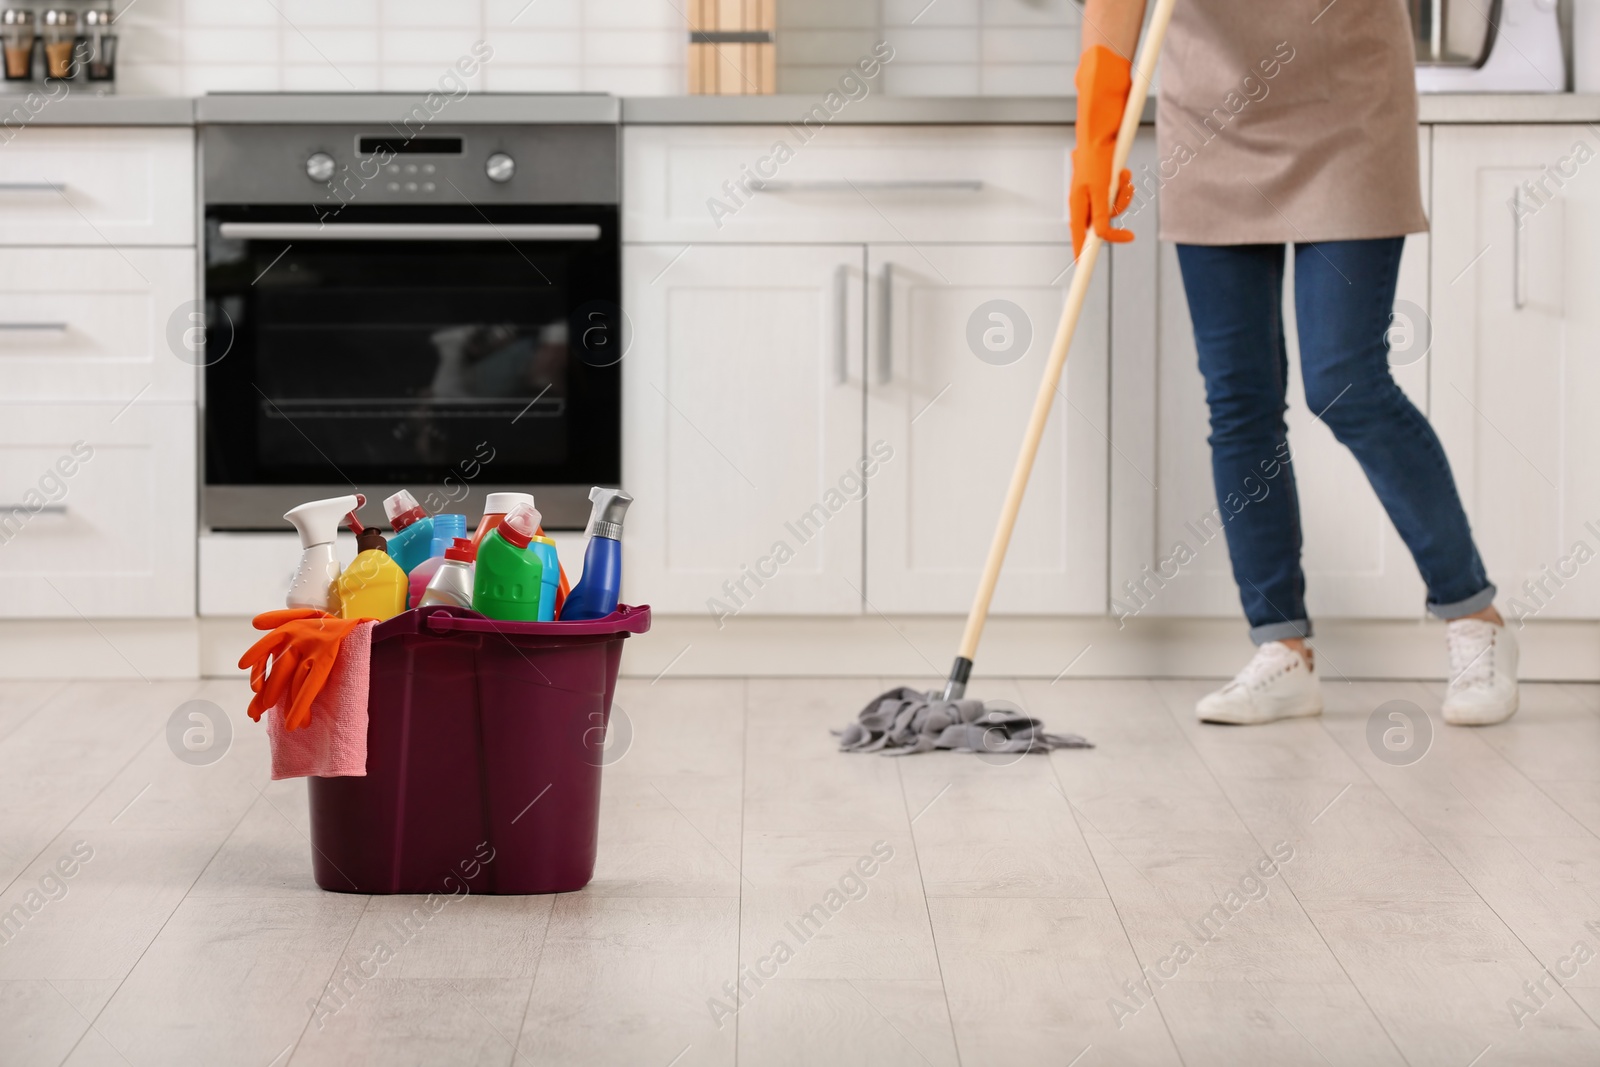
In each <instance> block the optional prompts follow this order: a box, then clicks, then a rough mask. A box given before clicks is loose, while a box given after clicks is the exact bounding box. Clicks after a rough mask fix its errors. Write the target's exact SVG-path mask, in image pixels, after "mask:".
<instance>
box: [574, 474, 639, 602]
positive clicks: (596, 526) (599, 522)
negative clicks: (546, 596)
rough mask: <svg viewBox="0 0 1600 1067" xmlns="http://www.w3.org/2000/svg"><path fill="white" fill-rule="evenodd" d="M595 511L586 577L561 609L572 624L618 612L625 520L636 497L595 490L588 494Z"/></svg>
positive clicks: (618, 491) (586, 556)
mask: <svg viewBox="0 0 1600 1067" xmlns="http://www.w3.org/2000/svg"><path fill="white" fill-rule="evenodd" d="M589 499H590V500H591V501H592V502H593V503H594V510H593V511H591V512H590V514H589V531H590V536H589V547H588V548H586V549H584V552H583V577H582V578H579V579H578V584H577V585H575V586H573V588H572V592H571V593H569V594H568V595H567V602H566V603H565V604H563V605H562V606H561V618H562V619H563V620H564V621H569V622H581V621H583V620H584V619H603V618H605V617H606V616H607V615H610V614H611V613H612V612H613V611H616V610H617V599H618V597H619V596H620V595H621V592H622V517H623V516H624V515H626V514H627V513H628V505H629V504H631V503H633V497H631V496H629V495H628V494H627V493H625V492H623V491H622V490H621V489H605V488H602V487H601V486H598V485H597V486H595V487H594V488H593V489H591V490H589Z"/></svg>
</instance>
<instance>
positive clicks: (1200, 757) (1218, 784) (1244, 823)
mask: <svg viewBox="0 0 1600 1067" xmlns="http://www.w3.org/2000/svg"><path fill="white" fill-rule="evenodd" d="M1152 688H1154V689H1155V690H1156V696H1157V698H1158V699H1159V700H1160V701H1161V705H1162V707H1164V708H1166V710H1167V718H1168V719H1169V720H1171V722H1172V724H1173V727H1174V729H1176V730H1177V731H1178V734H1179V736H1180V737H1182V738H1183V741H1184V744H1185V745H1186V746H1188V749H1189V752H1190V753H1191V754H1192V755H1193V756H1194V758H1195V759H1196V760H1197V761H1198V762H1199V764H1200V766H1201V767H1203V768H1204V769H1205V772H1206V777H1208V778H1210V779H1211V784H1212V785H1213V786H1214V787H1215V788H1216V790H1217V794H1218V795H1219V796H1220V797H1221V798H1222V800H1223V802H1224V803H1226V804H1227V805H1228V810H1229V811H1231V812H1233V817H1234V818H1235V819H1237V820H1238V821H1239V825H1240V826H1241V827H1243V828H1244V831H1245V833H1247V834H1249V835H1250V839H1251V840H1252V841H1254V842H1255V844H1256V847H1257V848H1258V849H1261V850H1262V851H1263V852H1265V851H1266V846H1265V845H1263V844H1262V843H1261V837H1260V835H1258V834H1257V833H1256V831H1255V828H1254V827H1252V826H1251V825H1250V823H1249V821H1248V820H1247V819H1245V817H1244V815H1243V813H1241V812H1240V811H1239V806H1238V805H1237V804H1235V803H1234V802H1233V797H1232V796H1230V795H1229V794H1228V790H1227V789H1226V788H1224V787H1223V784H1222V780H1221V779H1220V778H1218V776H1217V769H1216V768H1215V767H1213V766H1212V765H1211V763H1210V762H1209V761H1208V760H1207V759H1206V757H1205V754H1204V753H1202V752H1201V751H1200V749H1199V747H1198V746H1197V745H1195V743H1194V739H1193V738H1192V737H1190V736H1189V734H1188V732H1187V731H1186V730H1184V728H1183V725H1182V723H1180V722H1179V721H1178V716H1179V714H1181V713H1180V712H1179V710H1178V709H1177V708H1176V707H1174V706H1173V704H1172V702H1171V701H1170V700H1168V699H1167V698H1166V695H1165V694H1164V693H1163V692H1162V691H1161V689H1160V687H1158V686H1153V687H1152ZM1318 726H1319V727H1321V729H1322V730H1323V732H1324V733H1326V731H1327V726H1326V725H1324V724H1323V723H1322V722H1321V721H1320V716H1319V721H1318ZM1333 743H1334V745H1335V746H1336V747H1338V742H1337V741H1334V742H1333ZM1339 751H1340V752H1341V753H1343V752H1344V749H1343V748H1342V747H1340V748H1339ZM1348 758H1349V757H1348V756H1346V759H1348ZM1357 769H1358V770H1359V769H1360V768H1357ZM1330 806H1331V805H1330ZM1326 811H1327V809H1326V808H1324V809H1323V813H1326ZM1319 817H1320V815H1319ZM1429 845H1430V847H1431V846H1432V842H1429ZM1434 851H1436V852H1437V851H1438V850H1437V849H1436V848H1435V850H1434ZM1283 887H1284V889H1285V890H1287V891H1288V893H1289V898H1290V899H1291V900H1293V901H1294V905H1295V907H1296V908H1298V909H1299V911H1300V915H1301V917H1302V918H1304V919H1305V921H1306V923H1307V925H1309V926H1310V927H1311V929H1313V930H1315V931H1316V933H1317V939H1318V940H1319V941H1321V942H1322V945H1323V947H1324V948H1325V949H1327V951H1328V956H1329V958H1330V959H1332V960H1333V962H1334V963H1336V964H1338V966H1339V971H1340V973H1341V974H1343V975H1344V977H1345V981H1346V982H1349V983H1350V988H1351V989H1352V990H1353V991H1354V992H1355V994H1356V996H1358V997H1360V998H1361V1003H1362V1004H1363V1005H1364V1006H1365V1007H1366V1009H1367V1014H1368V1015H1369V1016H1371V1017H1372V1021H1373V1022H1375V1023H1377V1024H1378V1028H1379V1029H1381V1030H1382V1031H1383V1034H1384V1036H1385V1037H1386V1038H1388V1039H1389V1044H1390V1046H1391V1047H1392V1048H1393V1049H1394V1051H1395V1055H1397V1056H1399V1057H1400V1062H1402V1063H1404V1064H1406V1065H1407V1067H1410V1064H1411V1060H1410V1058H1409V1057H1408V1056H1407V1055H1406V1054H1405V1050H1404V1049H1402V1048H1401V1047H1400V1042H1399V1041H1398V1040H1396V1039H1395V1036H1394V1034H1392V1033H1391V1032H1390V1031H1389V1027H1388V1025H1387V1024H1386V1023H1385V1022H1384V1021H1383V1018H1382V1017H1381V1016H1380V1015H1379V1014H1378V1012H1377V1009H1375V1008H1374V1007H1373V1006H1372V1002H1371V1001H1369V1000H1368V999H1367V994H1366V992H1365V991H1364V990H1363V989H1362V988H1361V987H1360V985H1358V984H1357V983H1356V980H1355V977H1354V976H1353V975H1351V973H1350V969H1349V968H1348V967H1346V966H1345V962H1344V960H1342V959H1340V958H1339V954H1338V953H1337V952H1335V951H1334V950H1333V946H1332V945H1331V944H1329V943H1328V938H1327V935H1326V934H1324V933H1323V931H1322V928H1321V927H1320V926H1318V925H1317V921H1316V919H1315V918H1314V917H1313V916H1312V915H1311V912H1310V911H1308V910H1307V909H1306V906H1305V903H1304V902H1303V901H1302V900H1301V899H1300V896H1299V894H1298V893H1296V892H1295V889H1294V884H1293V883H1292V882H1291V881H1290V880H1289V876H1288V875H1287V874H1285V875H1284V878H1283ZM1468 888H1469V889H1470V888H1471V886H1470V885H1469V886H1468ZM1473 892H1474V893H1476V892H1477V890H1473ZM1291 1025H1293V1024H1291ZM1307 1043H1308V1044H1309V1042H1307ZM1312 1049H1313V1050H1314V1051H1316V1052H1317V1054H1318V1055H1319V1056H1320V1055H1321V1054H1322V1053H1321V1050H1318V1049H1317V1048H1316V1046H1315V1045H1313V1046H1312Z"/></svg>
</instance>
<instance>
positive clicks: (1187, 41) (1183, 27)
mask: <svg viewBox="0 0 1600 1067" xmlns="http://www.w3.org/2000/svg"><path fill="white" fill-rule="evenodd" d="M1414 65H1415V59H1414V46H1413V44H1412V39H1411V21H1410V18H1409V17H1408V15H1407V14H1406V8H1405V0H1333V2H1332V3H1331V4H1330V3H1329V0H1178V2H1177V6H1176V8H1175V9H1174V12H1173V16H1172V28H1171V30H1170V31H1169V33H1168V36H1167V45H1166V51H1165V54H1164V55H1163V57H1162V61H1161V76H1160V95H1159V101H1158V104H1157V108H1156V131H1157V142H1158V144H1159V146H1160V157H1159V161H1158V164H1157V166H1156V167H1154V168H1142V169H1141V171H1140V173H1137V174H1135V175H1134V180H1135V183H1136V185H1138V186H1139V188H1140V189H1141V190H1143V191H1148V190H1149V189H1150V188H1151V187H1152V186H1155V187H1157V188H1159V189H1160V198H1161V237H1162V239H1163V240H1167V241H1178V242H1182V243H1185V244H1202V245H1229V244H1255V243H1262V244H1266V243H1281V242H1288V241H1338V240H1352V239H1358V238H1369V237H1397V236H1399V235H1401V234H1407V233H1416V232H1418V231H1421V230H1426V229H1427V228H1428V220H1427V217H1426V216H1425V215H1424V214H1423V210H1422V196H1421V192H1420V189H1419V187H1418V186H1419V181H1418V171H1417V93H1416V82H1415V74H1414Z"/></svg>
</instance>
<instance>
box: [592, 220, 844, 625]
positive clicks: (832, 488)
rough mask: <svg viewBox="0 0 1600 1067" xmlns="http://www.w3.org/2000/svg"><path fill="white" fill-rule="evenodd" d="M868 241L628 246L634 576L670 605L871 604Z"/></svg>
mask: <svg viewBox="0 0 1600 1067" xmlns="http://www.w3.org/2000/svg"><path fill="white" fill-rule="evenodd" d="M864 271H865V250H864V249H863V247H862V246H861V245H853V244H851V245H721V246H711V245H693V246H684V245H654V244H640V245H629V246H627V247H625V248H624V251H623V292H624V294H625V300H626V301H627V310H628V315H629V317H630V319H631V326H632V335H631V344H630V347H629V348H628V349H627V352H626V354H625V356H624V357H623V360H624V362H623V426H624V434H623V441H624V445H623V450H624V454H623V469H624V476H625V479H626V482H625V484H627V485H628V487H629V488H630V490H631V491H632V493H633V495H634V498H635V503H634V505H633V507H632V509H631V510H630V512H629V514H628V536H627V537H625V538H624V539H623V551H624V553H626V564H625V568H624V573H625V574H626V575H627V581H628V583H629V587H630V588H632V589H636V590H640V591H642V592H641V593H639V594H637V595H638V596H640V597H642V598H643V599H645V600H648V602H649V603H651V604H652V606H654V607H655V608H656V609H657V610H659V611H663V612H681V613H700V612H711V613H712V614H742V613H745V612H747V611H748V612H750V613H753V614H786V613H797V614H841V613H842V614H852V613H858V612H860V611H861V599H860V589H861V583H862V577H861V544H862V530H863V514H864V510H863V506H862V501H861V494H862V492H863V487H864V484H865V483H864V482H863V480H862V471H861V467H860V464H861V462H862V459H863V441H862V370H863V340H864V337H863V329H864V321H863V307H862V302H863V292H864Z"/></svg>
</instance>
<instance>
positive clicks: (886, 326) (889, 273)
mask: <svg viewBox="0 0 1600 1067" xmlns="http://www.w3.org/2000/svg"><path fill="white" fill-rule="evenodd" d="M893 380H894V264H893V263H885V264H884V265H883V316H882V318H881V319H880V320H879V322H878V384H879V385H888V384H889V383H890V382H891V381H893Z"/></svg>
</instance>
